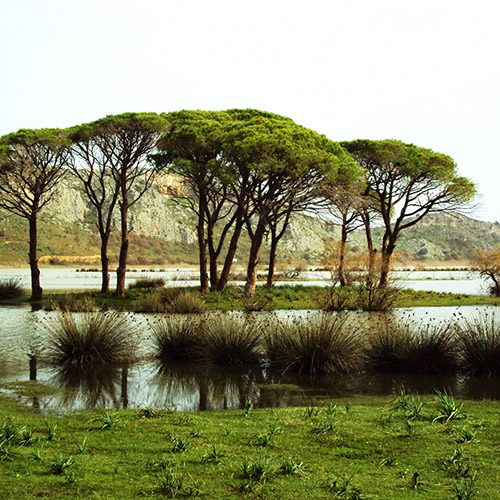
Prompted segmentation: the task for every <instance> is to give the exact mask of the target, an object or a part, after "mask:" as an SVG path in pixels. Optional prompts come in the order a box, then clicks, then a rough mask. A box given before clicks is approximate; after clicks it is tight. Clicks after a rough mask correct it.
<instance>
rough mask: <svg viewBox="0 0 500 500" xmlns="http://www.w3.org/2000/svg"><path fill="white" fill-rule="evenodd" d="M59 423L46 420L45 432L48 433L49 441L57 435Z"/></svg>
mask: <svg viewBox="0 0 500 500" xmlns="http://www.w3.org/2000/svg"><path fill="white" fill-rule="evenodd" d="M56 431H57V424H56V423H54V424H51V423H50V422H45V432H46V434H47V441H53V440H54V438H55V437H56Z"/></svg>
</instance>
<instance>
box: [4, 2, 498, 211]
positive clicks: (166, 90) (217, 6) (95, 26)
mask: <svg viewBox="0 0 500 500" xmlns="http://www.w3.org/2000/svg"><path fill="white" fill-rule="evenodd" d="M499 25H500V3H499V2H497V1H496V0H476V1H474V2H472V1H470V0H469V1H463V0H454V1H452V0H433V1H429V0H419V1H416V0H414V1H402V0H382V1H380V0H352V1H347V0H309V1H307V2H306V1H304V0H302V1H296V0H268V1H262V0H253V1H251V2H250V1H245V2H243V1H238V0H177V1H173V0H142V1H139V0H133V1H131V0H116V1H115V0H0V41H1V46H2V48H3V50H2V53H3V56H2V62H1V75H2V77H1V78H0V89H1V91H2V92H1V95H2V103H3V105H2V110H1V113H0V135H1V134H5V133H8V132H12V131H16V130H18V129H19V128H40V127H67V126H70V125H75V124H78V123H83V122H88V121H92V120H95V119H97V118H100V117H102V116H105V115H107V114H115V113H122V112H125V111H156V112H162V111H173V110H179V109H207V110H209V109H212V110H220V109H228V108H257V109H262V110H266V111H272V112H274V113H279V114H282V115H285V116H288V117H290V118H292V119H293V120H295V121H296V122H297V123H299V124H301V125H304V126H307V127H310V128H312V129H314V130H316V131H318V132H321V133H323V134H326V135H327V136H328V137H329V138H330V139H333V140H344V139H356V138H369V139H386V138H394V139H400V140H403V141H405V142H413V143H415V144H417V145H419V146H423V147H428V148H431V149H434V150H435V151H439V152H442V153H446V154H448V155H450V156H452V157H453V158H454V159H455V160H456V162H457V164H458V167H459V171H460V173H461V174H463V175H465V176H467V177H469V178H471V179H472V180H474V181H475V182H476V183H477V185H478V188H479V191H480V193H481V194H482V199H481V200H480V202H481V204H482V208H481V209H479V210H477V211H476V212H475V213H474V216H475V217H476V218H480V219H483V220H489V221H495V220H500V208H499V207H500V203H499V201H498V198H499V196H500V159H499V158H500V155H498V153H497V152H496V148H497V145H498V143H499V132H500V98H499V92H500V57H499V52H500V29H499Z"/></svg>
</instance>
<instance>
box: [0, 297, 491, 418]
mask: <svg viewBox="0 0 500 500" xmlns="http://www.w3.org/2000/svg"><path fill="white" fill-rule="evenodd" d="M478 310H480V311H483V312H486V311H492V310H495V307H492V306H490V307H488V306H486V307H485V306H482V307H472V306H471V307H461V308H454V307H439V308H413V309H400V310H397V311H396V312H395V314H396V315H398V316H399V317H401V318H402V319H404V318H410V319H412V320H415V321H422V322H424V323H430V322H433V323H436V324H439V323H441V322H443V321H449V320H451V319H452V318H453V317H454V315H456V314H457V313H460V314H463V315H465V316H469V317H471V316H473V315H474V314H477V311H478ZM54 314H55V313H53V312H44V311H36V312H32V311H31V308H29V307H27V306H22V307H13V306H1V307H0V388H1V390H2V391H4V392H8V393H9V394H11V395H12V396H13V397H17V398H18V399H19V400H20V401H21V402H22V403H23V404H26V405H30V406H33V407H34V408H35V409H36V410H37V411H40V412H44V413H64V412H68V411H77V410H89V409H92V408H96V407H111V408H121V407H129V408H144V407H152V408H160V409H164V408H172V409H177V410H186V411H194V410H199V409H201V410H203V409H207V410H211V409H235V408H243V407H244V405H245V402H246V401H247V400H252V402H253V405H254V406H255V407H273V406H297V405H310V404H316V403H317V402H318V401H319V400H321V399H325V398H331V397H342V398H346V401H347V400H348V399H349V397H352V396H353V395H357V394H370V395H386V394H392V393H393V392H394V391H395V390H398V387H400V386H401V385H404V386H405V387H406V388H407V389H408V390H410V391H413V392H418V393H430V392H433V391H434V390H436V389H439V390H446V391H449V392H450V393H452V394H454V395H456V396H457V397H460V398H490V399H500V384H498V382H497V379H494V378H478V377H470V378H466V377H461V376H458V375H451V376H415V375H393V374H391V375H380V374H377V375H374V374H361V375H354V376H329V377H315V378H310V377H298V376H292V375H290V376H288V375H287V376H281V375H273V374H270V373H268V372H266V370H265V369H245V370H229V369H227V368H215V367H212V368H208V367H206V366H199V365H193V364H190V365H171V366H168V367H161V366H159V365H158V364H157V363H155V362H153V361H148V360H146V359H145V358H144V359H143V360H142V361H140V362H137V363H135V364H132V365H130V366H121V367H116V368H114V369H112V370H107V371H102V372H97V373H96V372H92V373H78V372H77V371H75V370H73V371H68V370H66V371H61V370H55V369H53V368H51V367H49V366H46V365H43V363H40V362H39V366H38V373H37V380H38V381H40V382H44V383H47V384H49V385H51V386H53V387H55V388H57V390H56V391H55V392H54V393H53V394H50V395H44V396H36V397H27V396H14V392H13V391H12V389H13V387H14V386H15V385H16V384H18V383H20V382H24V381H27V380H28V379H29V359H28V355H29V354H30V353H32V352H36V351H37V349H38V348H39V346H40V336H41V335H43V332H44V326H43V324H44V321H46V320H47V319H49V318H51V317H53V316H54ZM124 314H126V313H124ZM259 314H266V313H259ZM276 314H277V315H278V316H279V317H280V318H284V317H287V316H290V317H297V316H303V315H312V314H316V313H315V312H310V311H293V312H286V311H280V312H278V313H276ZM349 314H352V316H353V317H354V318H356V321H357V322H358V323H359V324H361V325H363V324H364V322H366V321H367V318H368V317H369V316H368V315H369V314H375V313H349ZM149 317H150V316H149ZM133 318H134V321H135V322H136V324H137V326H138V328H137V341H138V344H139V346H140V353H142V354H146V353H147V352H148V351H150V345H149V329H148V324H147V318H148V316H147V315H144V314H133ZM360 332H361V333H362V332H363V328H362V327H361V328H360Z"/></svg>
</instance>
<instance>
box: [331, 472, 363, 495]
mask: <svg viewBox="0 0 500 500" xmlns="http://www.w3.org/2000/svg"><path fill="white" fill-rule="evenodd" d="M352 478H353V476H341V477H334V478H332V479H330V480H328V481H327V483H326V485H325V487H326V488H327V489H328V490H329V491H330V493H332V494H333V497H334V498H339V499H342V500H362V498H363V497H362V495H361V491H360V490H359V489H358V488H356V487H355V486H353V485H352Z"/></svg>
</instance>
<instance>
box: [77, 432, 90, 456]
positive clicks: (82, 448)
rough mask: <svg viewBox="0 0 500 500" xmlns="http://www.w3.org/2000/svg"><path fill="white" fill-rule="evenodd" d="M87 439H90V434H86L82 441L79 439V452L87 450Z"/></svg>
mask: <svg viewBox="0 0 500 500" xmlns="http://www.w3.org/2000/svg"><path fill="white" fill-rule="evenodd" d="M87 440H88V436H84V437H83V439H82V440H81V441H80V442H78V441H77V442H76V443H75V445H76V449H77V451H78V453H84V452H85V450H86V449H87Z"/></svg>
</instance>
